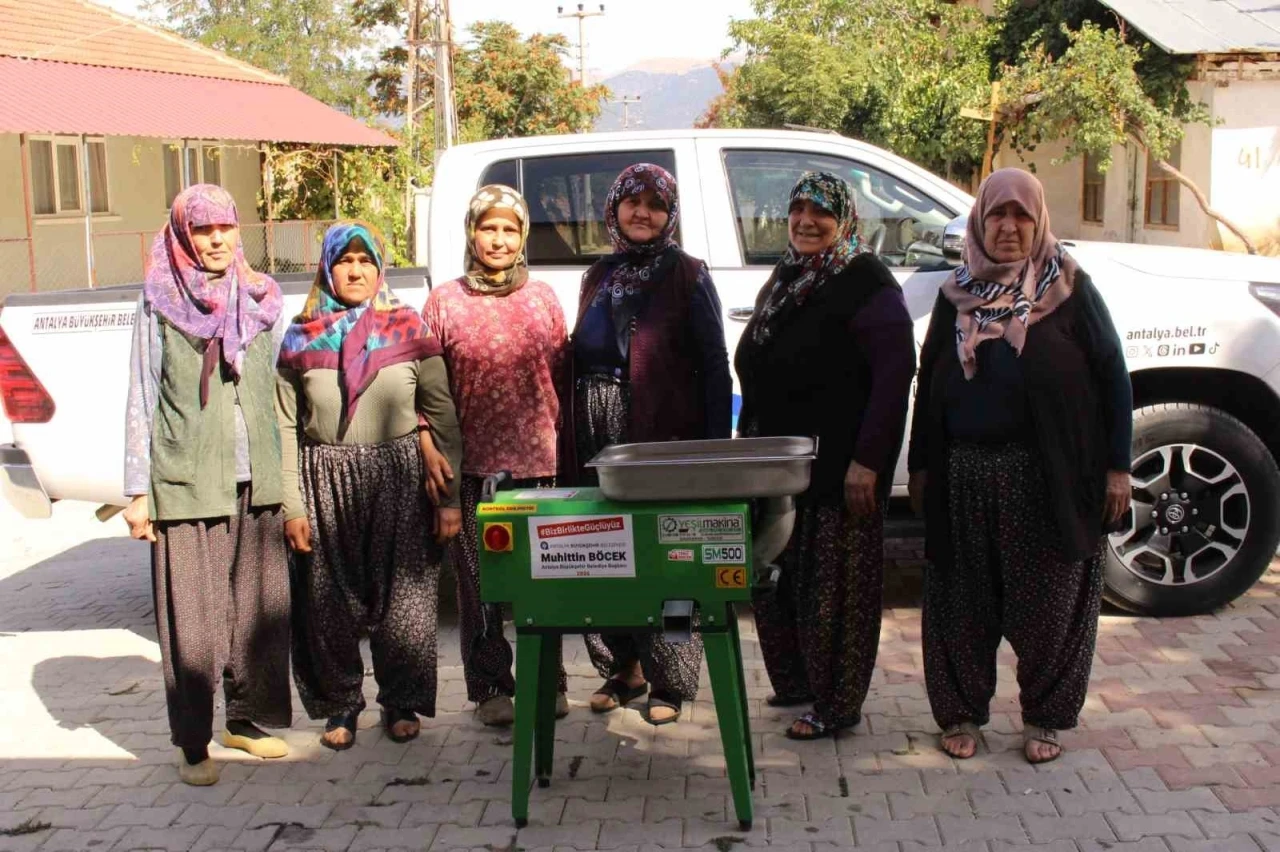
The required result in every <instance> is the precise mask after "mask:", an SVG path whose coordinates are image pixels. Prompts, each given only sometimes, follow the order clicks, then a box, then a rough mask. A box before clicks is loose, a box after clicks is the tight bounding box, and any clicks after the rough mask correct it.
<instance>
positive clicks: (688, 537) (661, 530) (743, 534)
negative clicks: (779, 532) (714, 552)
mask: <svg viewBox="0 0 1280 852" xmlns="http://www.w3.org/2000/svg"><path fill="white" fill-rule="evenodd" d="M746 540H747V522H746V518H744V517H743V516H742V515H659V516H658V541H659V542H661V543H662V544H683V543H685V542H704V541H746ZM739 561H741V560H739Z"/></svg>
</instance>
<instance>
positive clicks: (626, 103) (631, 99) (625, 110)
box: [609, 95, 640, 130]
mask: <svg viewBox="0 0 1280 852" xmlns="http://www.w3.org/2000/svg"><path fill="white" fill-rule="evenodd" d="M609 103H611V104H622V129H623V130H626V129H628V128H629V127H630V126H631V105H632V104H638V103H640V96H639V95H635V96H632V95H623V96H622V97H620V98H613V99H612V100H610V101H609Z"/></svg>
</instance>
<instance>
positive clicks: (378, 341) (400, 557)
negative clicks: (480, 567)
mask: <svg viewBox="0 0 1280 852" xmlns="http://www.w3.org/2000/svg"><path fill="white" fill-rule="evenodd" d="M320 255H321V257H320V268H319V269H318V270H317V271H316V280H315V283H314V284H313V285H312V287H311V293H310V295H309V296H308V297H307V301H306V304H305V305H304V306H303V308H302V313H300V314H298V315H297V316H296V317H294V319H293V323H292V324H291V325H290V326H289V330H288V331H287V332H286V333H285V336H284V341H283V344H282V346H281V351H280V364H279V378H278V380H277V382H276V391H277V394H276V408H277V410H278V413H279V417H280V433H281V437H282V438H283V440H284V488H285V495H284V496H285V499H284V508H285V523H284V534H285V537H286V539H288V542H289V546H290V547H291V548H292V549H293V551H294V553H295V554H297V556H296V558H295V569H294V601H293V640H294V641H293V677H294V681H295V683H297V685H298V695H299V697H300V698H301V699H302V704H303V706H304V707H306V710H307V714H308V715H309V716H311V718H313V719H327V720H328V721H327V722H326V724H325V731H324V734H323V735H322V736H321V738H320V743H321V745H323V746H325V747H327V748H331V749H333V750H335V751H340V750H343V749H347V748H350V747H351V746H352V745H354V744H355V738H356V721H357V719H358V718H359V715H360V711H361V710H363V709H364V706H365V702H364V691H363V681H364V662H363V661H362V660H361V658H360V639H361V637H362V636H364V635H367V636H368V637H369V646H370V650H371V651H372V652H373V674H374V677H375V678H377V681H378V703H379V704H381V705H382V713H383V725H384V726H385V728H386V731H387V736H389V737H390V738H391V739H392V740H394V741H396V742H405V741H407V740H411V739H413V738H414V737H416V736H417V735H418V731H419V727H420V723H419V721H418V714H419V713H421V714H422V715H424V716H428V717H431V716H434V715H435V710H436V614H437V597H438V595H437V592H436V588H437V584H438V582H439V579H440V557H441V555H442V545H444V544H445V543H447V542H448V541H449V540H450V539H451V538H452V537H453V536H454V535H456V534H457V532H458V529H459V527H460V525H461V512H460V511H459V509H458V494H457V487H456V486H453V487H452V488H448V489H446V492H445V493H444V494H443V495H440V496H439V497H438V500H437V505H436V507H435V508H434V511H433V510H432V507H431V506H430V505H429V502H428V495H427V493H426V491H425V490H424V487H425V485H426V483H425V474H424V463H423V456H422V450H421V447H420V443H419V437H418V429H419V424H420V422H421V423H425V424H427V428H429V429H430V430H431V432H432V434H433V436H434V444H435V446H437V447H439V449H440V451H441V452H443V453H444V454H445V455H446V456H447V457H448V459H449V463H450V464H451V465H452V466H453V467H454V468H455V469H456V468H457V465H458V462H459V458H458V456H459V454H460V453H459V451H460V449H461V441H460V440H459V436H458V421H457V417H456V415H455V412H454V407H453V399H452V398H451V397H450V395H449V377H448V374H447V371H446V369H445V364H444V359H443V358H442V357H441V348H440V341H439V339H438V338H437V337H436V336H435V335H434V334H432V333H431V329H429V328H428V327H427V325H426V323H424V322H423V321H422V318H421V317H419V316H418V312H417V311H415V310H413V309H412V308H410V307H409V306H407V305H405V304H403V303H401V302H400V300H399V299H398V298H396V296H395V294H394V293H392V292H391V288H390V287H388V286H387V282H386V276H385V258H386V252H385V248H384V245H383V241H382V237H381V235H380V234H378V232H377V230H376V229H374V228H373V226H371V225H366V224H364V223H362V222H338V223H336V224H334V225H333V226H332V227H330V228H329V230H328V232H327V233H326V234H325V236H324V245H323V247H322V248H321V251H320ZM433 529H434V532H435V538H434V541H433V540H432V535H431V533H432V531H433Z"/></svg>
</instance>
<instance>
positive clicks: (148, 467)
mask: <svg viewBox="0 0 1280 852" xmlns="http://www.w3.org/2000/svg"><path fill="white" fill-rule="evenodd" d="M280 306H281V298H280V288H279V286H277V285H276V282H275V281H273V280H272V279H271V278H269V277H267V276H265V275H262V274H261V273H258V272H254V271H253V270H252V269H250V268H249V264H248V262H247V261H246V260H245V256H244V251H243V250H242V249H241V247H240V226H239V217H238V215H237V212H236V204H235V201H234V200H233V199H232V198H231V195H230V194H229V193H228V192H227V191H226V190H224V189H223V188H222V187H219V186H214V185H212V184H197V185H195V186H192V187H189V188H187V189H185V190H183V191H182V192H181V193H179V194H178V197H177V198H175V199H174V200H173V207H172V209H171V210H170V211H169V223H168V224H167V225H165V227H164V229H163V230H162V231H161V232H160V233H159V234H157V235H156V238H155V242H154V243H153V244H152V247H151V259H150V262H149V263H148V264H147V275H146V280H145V281H144V282H143V285H142V298H141V299H140V300H139V302H138V316H137V321H136V322H135V324H134V337H133V352H132V356H131V358H130V362H129V365H130V369H129V398H128V418H127V421H126V427H125V442H126V449H125V483H124V493H125V494H127V495H130V497H131V498H132V500H131V502H130V504H129V507H128V508H127V509H125V513H124V517H125V521H126V522H128V524H129V529H130V533H131V534H132V535H133V537H134V538H138V539H146V540H148V541H151V542H153V544H152V547H151V574H152V582H153V591H154V595H155V600H156V608H155V609H156V632H157V634H158V637H159V642H160V659H161V664H162V666H163V668H164V683H165V699H166V701H167V703H168V705H169V727H170V731H171V733H172V740H173V743H174V745H176V746H178V747H179V748H180V749H181V756H180V757H179V758H178V777H179V778H181V779H182V781H183V782H184V783H187V784H193V785H198V786H203V785H207V784H213V783H215V782H216V781H217V780H218V766H217V764H215V763H214V762H213V760H212V759H211V758H210V757H209V750H208V746H209V740H210V739H211V737H212V735H213V703H214V690H215V689H216V688H217V685H218V684H222V688H223V692H224V693H225V695H226V708H227V713H226V715H227V724H226V730H225V732H224V733H223V735H222V742H223V744H224V745H226V746H228V747H231V748H236V749H240V750H242V751H246V752H248V753H250V754H252V755H255V756H257V757H283V756H284V755H286V754H288V752H289V749H288V746H287V745H286V744H285V742H284V740H282V739H279V738H278V737H273V736H269V735H268V734H267V733H266V732H264V731H262V730H261V729H260V728H258V727H257V725H258V724H261V725H269V726H273V727H287V726H288V725H289V723H290V721H291V719H292V712H291V707H290V700H289V654H288V641H289V639H288V636H289V576H288V570H287V565H286V554H285V549H284V538H283V536H282V534H281V525H282V523H283V517H282V515H281V511H280V502H281V499H282V493H281V482H280V437H279V434H278V432H277V431H276V418H275V411H274V407H273V405H272V383H273V380H274V373H275V371H274V369H273V363H274V360H275V350H276V342H277V340H278V339H279V338H278V335H277V334H275V333H274V332H273V329H274V328H275V327H276V321H277V319H278V318H279V316H280ZM255 723H257V724H255Z"/></svg>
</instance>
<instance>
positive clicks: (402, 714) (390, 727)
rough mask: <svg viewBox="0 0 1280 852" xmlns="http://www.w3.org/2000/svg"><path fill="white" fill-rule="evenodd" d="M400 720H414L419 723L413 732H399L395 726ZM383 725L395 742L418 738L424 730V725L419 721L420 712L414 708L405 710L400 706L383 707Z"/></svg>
mask: <svg viewBox="0 0 1280 852" xmlns="http://www.w3.org/2000/svg"><path fill="white" fill-rule="evenodd" d="M398 722H413V723H415V724H416V725H417V727H415V728H414V729H413V733H411V734H397V733H396V732H395V726H396V723H398ZM382 726H383V728H385V729H386V732H387V738H388V739H390V740H391V741H392V742H393V743H407V742H409V741H410V740H416V739H417V738H418V734H419V733H421V731H422V725H421V723H419V722H418V714H417V713H414V712H413V711H412V710H404V709H401V708H399V707H383V708H382Z"/></svg>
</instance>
